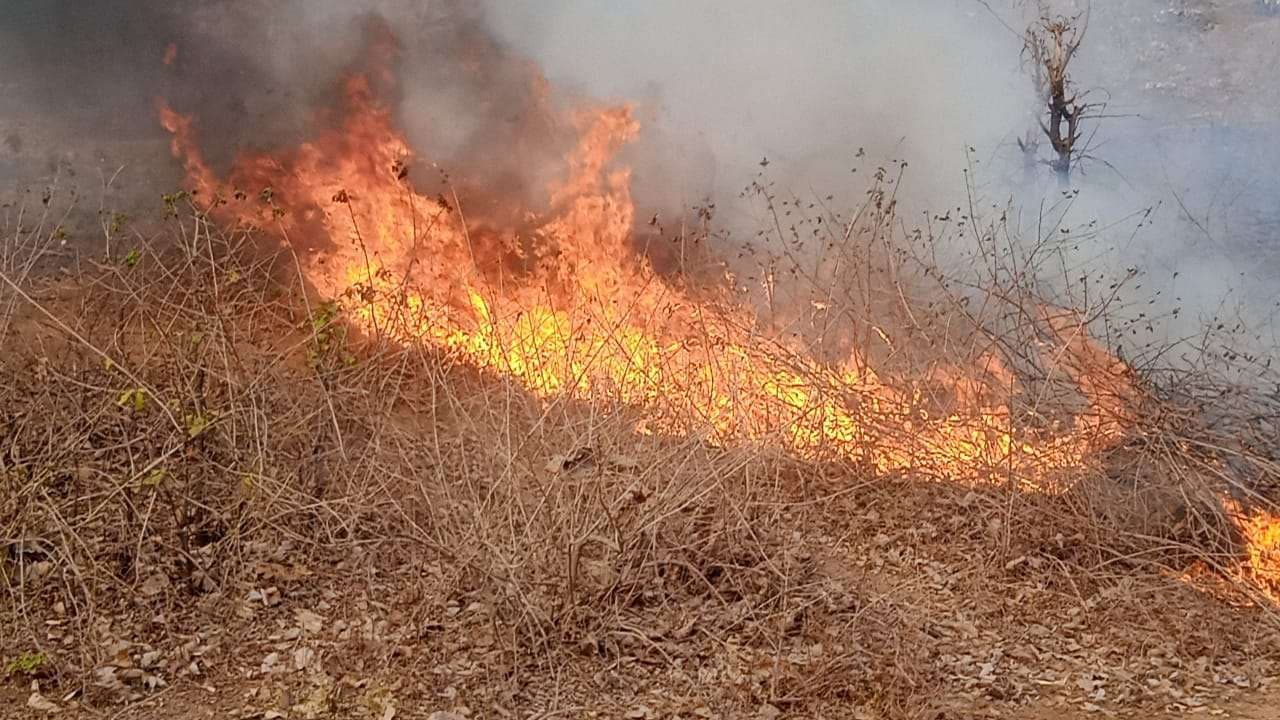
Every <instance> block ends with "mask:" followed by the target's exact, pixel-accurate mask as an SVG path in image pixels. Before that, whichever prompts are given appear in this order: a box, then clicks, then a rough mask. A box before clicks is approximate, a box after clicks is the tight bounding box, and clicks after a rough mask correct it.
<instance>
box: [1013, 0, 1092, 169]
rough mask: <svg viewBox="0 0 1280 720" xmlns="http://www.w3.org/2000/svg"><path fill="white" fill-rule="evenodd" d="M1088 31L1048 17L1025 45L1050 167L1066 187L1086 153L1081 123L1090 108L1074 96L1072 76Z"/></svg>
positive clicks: (1029, 32) (1030, 31) (1071, 21)
mask: <svg viewBox="0 0 1280 720" xmlns="http://www.w3.org/2000/svg"><path fill="white" fill-rule="evenodd" d="M1086 28H1087V25H1077V22H1076V20H1074V19H1067V18H1062V17H1059V18H1054V19H1050V18H1048V17H1044V18H1041V20H1040V21H1039V22H1038V23H1036V24H1035V25H1032V26H1031V27H1030V28H1028V29H1027V35H1026V40H1025V45H1024V54H1025V56H1026V57H1028V58H1029V60H1030V62H1031V63H1032V73H1033V75H1032V79H1033V80H1034V81H1035V83H1036V88H1037V91H1038V92H1039V94H1040V97H1041V100H1042V101H1043V103H1044V108H1045V114H1044V116H1042V117H1041V118H1040V119H1039V123H1040V130H1041V131H1042V132H1043V133H1044V135H1045V137H1047V138H1048V139H1049V145H1050V147H1051V148H1052V149H1053V154H1054V156H1053V159H1052V160H1050V161H1049V162H1048V164H1049V166H1050V167H1051V168H1053V171H1054V173H1055V174H1056V175H1057V176H1058V182H1059V184H1061V185H1063V186H1066V185H1067V184H1068V183H1069V182H1070V180H1071V166H1072V162H1073V160H1074V159H1075V158H1076V156H1077V155H1078V154H1079V152H1080V151H1081V149H1082V148H1079V147H1077V143H1078V142H1079V141H1080V137H1081V128H1080V121H1081V119H1082V117H1083V116H1084V114H1085V113H1086V112H1087V110H1088V107H1089V106H1088V104H1086V103H1084V102H1083V101H1082V100H1081V98H1080V97H1079V96H1078V95H1076V93H1075V92H1074V89H1073V87H1072V83H1071V77H1070V74H1069V73H1068V68H1069V66H1070V65H1071V60H1072V58H1073V57H1075V53H1076V51H1077V50H1078V49H1079V48H1080V43H1081V42H1082V41H1083V40H1084V35H1085V29H1086ZM1024 151H1025V149H1024Z"/></svg>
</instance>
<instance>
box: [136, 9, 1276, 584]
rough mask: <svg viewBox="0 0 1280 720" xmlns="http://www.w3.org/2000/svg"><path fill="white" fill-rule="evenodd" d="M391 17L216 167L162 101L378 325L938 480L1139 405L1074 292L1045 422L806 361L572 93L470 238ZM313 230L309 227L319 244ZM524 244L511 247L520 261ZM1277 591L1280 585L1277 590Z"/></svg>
mask: <svg viewBox="0 0 1280 720" xmlns="http://www.w3.org/2000/svg"><path fill="white" fill-rule="evenodd" d="M396 54H397V46H396V45H395V42H394V38H393V37H391V36H390V35H389V33H384V34H382V35H380V36H378V37H376V38H375V41H374V43H373V45H372V47H371V50H370V54H369V57H368V58H367V59H366V65H367V67H366V68H365V70H364V72H353V73H350V74H349V75H347V76H346V77H345V78H344V80H343V82H342V84H341V91H342V92H341V98H342V100H341V102H340V105H339V107H337V108H336V109H335V111H333V112H331V113H329V114H325V115H323V116H322V118H321V119H322V121H323V122H322V125H323V127H325V128H327V129H325V130H322V131H320V132H318V133H317V134H316V136H315V137H314V138H313V139H312V140H311V141H309V142H305V143H302V144H301V145H299V146H297V147H295V148H292V149H288V150H284V151H281V152H276V153H273V154H266V153H256V154H255V153H246V154H242V155H241V156H240V157H238V158H237V159H236V160H235V162H234V163H233V166H232V168H231V170H230V172H229V173H228V174H227V176H226V177H225V178H220V177H219V176H218V174H217V173H215V172H214V171H213V169H212V168H211V167H210V165H209V164H208V163H207V162H206V160H205V158H204V156H203V154H202V153H201V151H200V147H199V145H198V143H197V138H196V132H195V121H194V119H193V118H192V117H190V116H184V115H182V114H179V113H177V112H175V111H174V110H172V109H171V108H170V107H169V106H168V105H167V104H165V103H163V102H160V103H159V116H160V121H161V123H162V124H163V126H164V127H165V129H166V130H168V131H169V132H170V133H171V135H172V150H173V153H174V155H175V157H177V158H179V159H180V160H181V161H182V162H183V165H184V168H185V170H186V174H187V177H188V182H189V183H190V185H191V187H192V189H193V190H194V191H196V192H198V193H199V196H200V197H201V198H203V199H204V202H205V203H206V204H207V205H208V206H209V207H210V211H211V212H212V213H214V214H215V215H217V216H219V217H221V218H223V219H226V220H230V221H235V222H241V223H246V224H249V225H253V226H256V227H259V228H262V229H264V230H267V231H269V232H273V233H275V234H278V235H280V236H281V237H282V238H283V239H285V240H286V241H289V242H294V243H300V242H303V243H308V244H312V245H310V246H311V247H312V252H311V253H309V254H306V253H304V254H303V257H302V258H301V262H302V263H303V271H304V273H305V275H306V277H307V279H308V280H309V282H311V283H312V284H313V285H314V286H315V288H316V289H317V290H319V291H320V292H322V293H324V294H326V295H327V296H329V297H332V298H341V299H343V302H344V305H345V307H346V308H347V309H348V310H349V311H350V313H351V315H352V317H353V318H354V319H355V320H356V321H357V322H359V323H361V324H363V325H365V326H366V327H368V328H369V329H371V330H374V331H376V332H378V333H382V334H391V335H393V336H396V337H399V338H402V339H406V340H409V339H412V340H417V341H426V342H428V343H431V344H432V345H434V346H435V347H437V348H439V349H440V350H441V351H443V352H446V353H452V354H455V355H456V356H458V357H460V358H461V359H463V360H465V361H467V362H470V363H472V364H473V365H475V366H478V367H480V368H483V369H487V370H490V371H493V372H495V373H499V374H501V375H504V376H507V377H510V378H512V379H514V380H516V381H518V382H519V383H520V384H522V385H523V386H524V387H525V388H527V389H528V391H529V392H531V393H534V394H536V395H538V396H542V397H548V398H550V397H554V396H569V397H572V398H575V399H581V400H586V401H595V400H601V399H607V400H610V401H620V402H623V403H626V404H629V405H632V406H635V407H637V408H640V409H642V410H643V411H644V413H643V415H644V417H645V418H646V420H645V421H644V423H643V425H642V426H641V427H639V428H638V430H640V431H642V432H663V433H675V434H684V435H696V436H700V437H704V438H706V439H707V440H709V441H712V442H719V443H730V442H742V441H752V442H761V441H763V442H774V443H777V444H779V445H781V446H782V447H784V448H786V449H788V450H790V451H791V452H794V453H796V454H797V455H800V456H802V457H809V458H843V459H848V460H856V461H859V462H862V463H865V464H866V465H867V466H868V467H869V468H871V469H873V470H874V471H877V472H881V473H887V472H894V471H910V472H914V473H921V474H926V475H930V476H934V477H941V478H947V479H950V480H953V481H973V482H983V481H992V480H996V479H1000V480H1002V481H1009V480H1012V481H1014V482H1017V483H1019V484H1020V485H1022V486H1024V487H1028V488H1034V489H1039V490H1052V489H1054V488H1055V474H1056V473H1060V472H1061V471H1063V470H1070V469H1072V468H1076V467H1079V466H1081V465H1083V464H1084V463H1085V462H1086V458H1087V457H1089V455H1090V451H1091V449H1092V448H1096V447H1097V446H1098V445H1099V444H1106V443H1110V442H1113V441H1114V440H1115V439H1116V438H1118V437H1120V436H1121V435H1122V434H1123V433H1124V432H1125V430H1126V429H1127V428H1129V427H1132V425H1133V423H1134V420H1135V418H1134V416H1133V414H1132V413H1133V408H1134V407H1135V406H1136V404H1137V401H1138V399H1139V398H1138V397H1137V392H1136V390H1135V386H1134V384H1133V382H1132V378H1131V377H1130V376H1129V375H1130V370H1129V368H1128V367H1127V366H1126V365H1125V364H1124V363H1123V362H1121V361H1119V360H1118V359H1116V358H1114V357H1113V356H1111V355H1110V354H1109V353H1107V352H1106V351H1105V350H1103V349H1102V348H1101V347H1099V346H1098V345H1097V344H1096V343H1095V342H1094V341H1093V340H1091V339H1090V338H1089V337H1088V335H1087V333H1086V332H1085V331H1084V323H1083V322H1082V321H1081V320H1080V319H1079V318H1078V317H1076V316H1075V315H1074V314H1072V313H1069V312H1063V311H1057V310H1050V309H1044V310H1043V311H1042V317H1041V321H1042V322H1044V324H1045V325H1046V326H1047V327H1048V328H1049V329H1050V331H1051V332H1052V333H1054V334H1055V335H1056V336H1057V337H1056V341H1057V348H1058V349H1057V350H1056V351H1055V353H1056V358H1055V359H1057V360H1060V361H1061V362H1060V363H1055V365H1056V366H1059V367H1062V368H1064V369H1065V371H1066V373H1067V375H1068V376H1069V379H1070V380H1071V381H1072V382H1073V383H1074V384H1075V385H1076V386H1077V387H1078V388H1079V390H1080V396H1081V397H1082V398H1084V399H1085V401H1086V403H1087V407H1085V408H1082V409H1081V412H1079V414H1078V415H1077V416H1076V417H1075V418H1074V419H1073V420H1072V421H1071V422H1068V423H1066V424H1065V425H1060V426H1058V428H1057V429H1056V430H1052V431H1051V430H1043V429H1042V430H1025V431H1019V429H1018V428H1017V427H1016V423H1015V420H1014V415H1013V413H1012V412H1011V410H1010V407H1009V401H1008V400H1001V399H999V398H1000V397H1002V395H1001V393H1000V392H993V390H992V388H993V387H1002V388H1004V390H1005V391H1007V395H1005V397H1011V396H1012V394H1013V388H1014V386H1015V385H1016V384H1017V383H1016V382H1015V379H1014V376H1013V374H1012V373H1010V372H1009V371H1008V370H1007V369H1005V368H1004V366H1003V365H1002V364H1001V363H1000V362H999V360H998V358H994V357H984V358H981V360H982V361H981V362H979V363H977V364H976V365H977V367H978V368H980V370H973V369H966V368H962V367H958V366H951V365H944V364H938V365H936V366H934V367H933V368H932V369H931V371H930V372H929V374H928V381H929V382H930V383H941V384H943V385H945V386H947V387H948V388H949V392H950V394H951V396H953V397H954V398H955V400H956V402H955V403H954V407H949V408H948V409H946V410H945V411H943V412H939V411H938V410H937V408H936V407H931V406H930V405H929V404H928V403H926V402H924V401H923V397H922V396H923V390H922V385H921V383H920V382H919V381H917V382H909V381H905V380H895V379H893V378H887V377H882V376H881V374H880V373H878V372H877V371H876V370H874V369H872V368H871V366H870V364H869V359H868V358H866V357H863V356H861V355H860V354H858V353H857V352H856V351H853V352H851V353H850V355H849V356H848V357H847V358H846V359H845V361H844V362H843V363H839V364H837V365H834V366H833V365H831V364H827V363H820V362H818V361H817V360H815V359H813V358H812V357H811V356H810V355H808V354H806V353H805V352H804V351H803V349H802V348H797V347H793V346H791V345H790V344H788V343H785V342H782V341H779V340H777V339H774V338H770V337H766V336H763V335H761V334H760V333H759V331H758V329H757V328H758V327H759V324H758V323H757V322H756V321H755V320H756V319H755V317H754V315H753V314H752V313H751V312H750V311H749V310H748V309H747V308H744V307H741V306H727V307H725V306H719V305H714V304H709V303H706V302H699V301H698V300H697V299H695V298H694V297H692V296H691V295H690V294H689V293H688V292H686V291H684V290H682V289H681V288H679V287H676V286H674V285H672V284H670V283H668V282H666V281H665V280H664V279H663V278H662V277H661V276H660V275H658V274H657V273H656V272H655V271H654V269H653V268H652V267H651V266H650V265H649V264H648V263H647V262H646V261H645V260H644V259H643V258H642V257H641V256H639V255H638V254H637V253H635V252H634V251H633V250H632V248H631V239H632V232H633V222H634V218H635V209H634V205H633V203H632V198H631V189H630V173H629V171H628V170H627V169H626V168H623V167H619V166H618V165H617V163H616V160H615V158H616V156H617V153H618V152H619V150H620V149H621V148H623V147H624V146H625V145H626V144H627V143H628V142H630V141H631V140H633V139H634V138H635V137H636V136H637V134H638V133H639V130H640V127H639V123H638V122H637V121H636V120H635V118H634V116H633V114H632V111H631V109H630V108H629V107H626V106H621V107H609V108H595V109H589V110H582V111H580V112H578V113H577V114H576V115H575V116H574V117H573V119H572V122H573V124H574V126H575V127H576V129H577V130H578V132H579V134H580V136H579V141H578V144H577V147H576V148H575V149H574V150H573V151H572V152H571V153H570V154H569V155H568V157H567V158H566V161H565V165H566V174H565V177H564V179H563V180H562V181H560V182H557V183H554V185H553V186H552V187H550V188H548V190H549V197H550V203H549V209H548V210H547V211H545V212H543V213H540V214H535V213H528V214H527V215H528V216H530V217H533V218H534V219H533V221H532V222H531V223H530V227H531V228H532V230H529V231H528V234H529V235H530V236H529V237H523V238H515V239H512V238H506V239H501V240H496V241H495V240H494V239H492V238H478V237H475V236H474V235H473V233H472V232H471V229H470V228H469V227H468V225H467V223H466V222H465V219H464V216H463V213H462V212H461V210H460V209H459V208H458V207H456V205H457V198H456V197H455V198H452V199H450V198H445V197H443V196H438V197H434V198H433V197H429V196H428V195H425V194H423V193H421V192H419V191H418V190H417V189H416V188H415V185H414V183H413V181H412V180H411V178H410V174H411V173H410V169H411V168H412V166H413V163H414V160H415V155H414V152H413V150H412V148H411V147H410V145H409V143H408V142H407V141H406V140H405V138H404V137H403V135H402V134H401V133H400V132H398V131H397V130H396V128H395V125H394V123H393V114H392V112H391V109H390V107H388V106H387V105H386V104H384V103H383V102H382V101H381V100H380V99H379V96H378V93H377V92H376V91H375V86H377V87H381V86H383V85H386V84H387V83H390V82H393V81H394V74H393V73H392V72H391V70H390V68H391V65H392V63H393V61H394V59H395V57H396ZM316 242H319V243H320V244H319V245H314V243H316ZM513 259H514V260H518V261H519V262H513ZM1238 523H1239V525H1240V527H1241V529H1242V532H1243V533H1244V534H1245V535H1246V536H1247V538H1248V540H1249V543H1250V545H1249V547H1250V553H1251V555H1250V567H1251V568H1252V570H1251V572H1252V573H1253V574H1254V576H1255V578H1256V579H1260V580H1262V581H1265V583H1269V584H1270V585H1269V586H1270V587H1276V588H1277V590H1278V592H1280V570H1277V569H1276V568H1280V558H1278V557H1277V553H1278V552H1280V520H1277V518H1276V517H1274V516H1271V515H1266V514H1253V515H1247V516H1246V515H1243V514H1241V515H1240V516H1239V517H1238ZM1278 599H1280V598H1278Z"/></svg>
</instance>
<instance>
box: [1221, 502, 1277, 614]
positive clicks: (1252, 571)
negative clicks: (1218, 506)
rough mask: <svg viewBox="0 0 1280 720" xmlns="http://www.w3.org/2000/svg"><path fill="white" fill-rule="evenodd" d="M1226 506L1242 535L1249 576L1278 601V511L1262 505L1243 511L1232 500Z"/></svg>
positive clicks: (1246, 570)
mask: <svg viewBox="0 0 1280 720" xmlns="http://www.w3.org/2000/svg"><path fill="white" fill-rule="evenodd" d="M1227 510H1228V512H1229V513H1230V514H1231V516H1232V519H1233V520H1234V521H1235V524H1236V527H1237V528H1238V529H1239V530H1240V534H1241V536H1242V537H1243V539H1244V546H1245V548H1244V549H1245V553H1246V554H1247V556H1248V558H1247V559H1248V565H1247V567H1246V569H1245V572H1246V573H1247V574H1248V575H1249V576H1250V577H1249V578H1248V579H1250V580H1253V581H1254V583H1255V584H1257V585H1258V586H1259V587H1261V588H1263V589H1264V591H1265V592H1266V593H1267V594H1268V595H1269V596H1270V597H1271V599H1272V601H1274V602H1276V603H1280V515H1276V514H1274V513H1270V512H1267V511H1266V510H1262V509H1254V510H1248V511H1246V510H1245V509H1243V508H1242V507H1240V505H1239V504H1237V503H1234V502H1228V503H1227Z"/></svg>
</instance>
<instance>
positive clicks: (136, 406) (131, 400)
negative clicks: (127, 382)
mask: <svg viewBox="0 0 1280 720" xmlns="http://www.w3.org/2000/svg"><path fill="white" fill-rule="evenodd" d="M116 405H119V406H120V407H132V408H133V411H134V412H142V411H143V409H145V408H146V407H147V393H146V391H145V390H143V389H142V388H129V389H128V390H125V391H124V392H122V393H120V397H118V398H116Z"/></svg>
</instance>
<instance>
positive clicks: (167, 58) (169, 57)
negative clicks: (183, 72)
mask: <svg viewBox="0 0 1280 720" xmlns="http://www.w3.org/2000/svg"><path fill="white" fill-rule="evenodd" d="M177 60H178V44H177V43H173V42H171V43H169V44H168V45H166V46H165V48H164V60H163V62H164V65H165V67H173V64H174V63H175V62H177Z"/></svg>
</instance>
